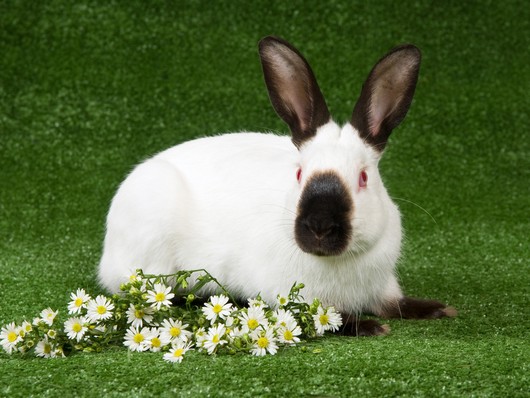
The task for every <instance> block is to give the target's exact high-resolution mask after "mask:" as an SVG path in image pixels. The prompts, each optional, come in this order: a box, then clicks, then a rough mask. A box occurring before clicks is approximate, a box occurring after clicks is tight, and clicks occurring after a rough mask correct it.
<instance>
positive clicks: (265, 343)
mask: <svg viewBox="0 0 530 398" xmlns="http://www.w3.org/2000/svg"><path fill="white" fill-rule="evenodd" d="M268 345H269V339H267V338H266V337H260V338H259V339H258V347H259V348H267V347H268Z"/></svg>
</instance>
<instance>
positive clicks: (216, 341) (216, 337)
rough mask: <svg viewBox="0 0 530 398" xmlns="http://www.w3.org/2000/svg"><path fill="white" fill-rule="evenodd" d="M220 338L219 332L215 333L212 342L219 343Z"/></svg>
mask: <svg viewBox="0 0 530 398" xmlns="http://www.w3.org/2000/svg"><path fill="white" fill-rule="evenodd" d="M219 340H220V339H219V335H218V334H215V335H214V336H213V338H212V342H213V343H216V344H217V343H219Z"/></svg>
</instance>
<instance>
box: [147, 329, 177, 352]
mask: <svg viewBox="0 0 530 398" xmlns="http://www.w3.org/2000/svg"><path fill="white" fill-rule="evenodd" d="M170 342H171V340H170V339H167V338H162V337H161V335H160V330H158V329H157V328H151V333H150V334H149V335H148V336H147V338H146V340H145V345H146V346H147V348H148V349H149V351H153V352H158V351H160V350H161V349H162V347H165V346H166V345H168V344H169V343H170Z"/></svg>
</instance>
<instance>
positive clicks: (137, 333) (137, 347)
mask: <svg viewBox="0 0 530 398" xmlns="http://www.w3.org/2000/svg"><path fill="white" fill-rule="evenodd" d="M151 335H152V333H151V329H149V328H142V329H141V330H140V329H139V328H138V327H134V326H131V327H130V328H129V329H128V330H127V333H126V334H125V341H124V342H123V345H124V346H126V347H129V350H131V351H146V350H148V349H149V346H148V344H147V341H148V340H149V339H150V338H151Z"/></svg>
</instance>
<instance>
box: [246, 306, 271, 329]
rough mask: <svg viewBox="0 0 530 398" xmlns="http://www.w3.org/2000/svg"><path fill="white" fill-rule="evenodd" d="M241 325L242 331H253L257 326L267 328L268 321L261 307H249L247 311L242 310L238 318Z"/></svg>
mask: <svg viewBox="0 0 530 398" xmlns="http://www.w3.org/2000/svg"><path fill="white" fill-rule="evenodd" d="M239 320H240V321H241V325H242V328H243V330H244V331H247V332H248V331H253V330H255V329H256V328H257V327H258V326H264V327H266V326H268V324H269V321H268V320H267V317H266V316H265V311H264V310H263V308H262V307H258V306H253V307H252V306H251V307H249V308H248V309H245V310H243V312H242V313H241V315H240V316H239Z"/></svg>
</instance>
